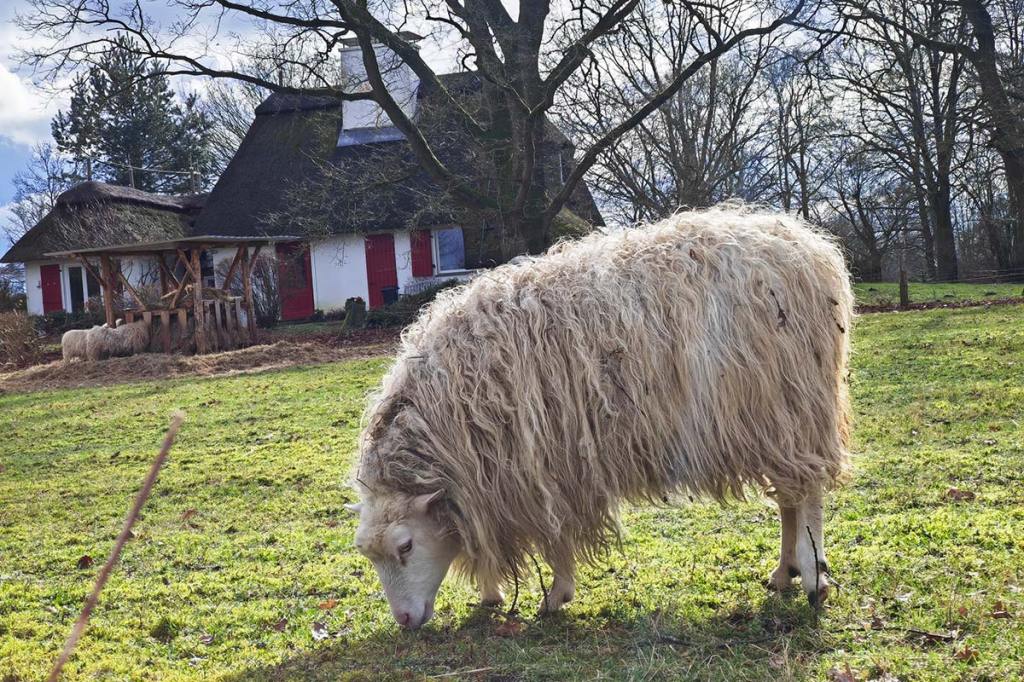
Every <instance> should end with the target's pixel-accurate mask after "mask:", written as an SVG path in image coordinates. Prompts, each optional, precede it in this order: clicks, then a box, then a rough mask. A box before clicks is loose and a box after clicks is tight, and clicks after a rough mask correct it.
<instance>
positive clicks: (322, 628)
mask: <svg viewBox="0 0 1024 682" xmlns="http://www.w3.org/2000/svg"><path fill="white" fill-rule="evenodd" d="M310 630H311V631H312V633H313V640H314V641H317V642H319V641H321V640H324V639H327V638H328V637H330V636H331V635H330V633H329V632H327V623H320V622H316V623H313V627H312V628H311V629H310Z"/></svg>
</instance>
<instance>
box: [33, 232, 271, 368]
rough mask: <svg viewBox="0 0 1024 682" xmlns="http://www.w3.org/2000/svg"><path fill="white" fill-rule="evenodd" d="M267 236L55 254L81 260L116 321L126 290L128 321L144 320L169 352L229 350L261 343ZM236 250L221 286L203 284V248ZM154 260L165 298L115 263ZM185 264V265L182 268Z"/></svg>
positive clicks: (202, 238)
mask: <svg viewBox="0 0 1024 682" xmlns="http://www.w3.org/2000/svg"><path fill="white" fill-rule="evenodd" d="M270 243H271V242H270V240H268V239H266V238H256V237H213V236H198V237H187V238H183V239H177V240H173V241H164V242H153V243H148V244H124V245H118V246H107V247H97V248H90V249H79V250H74V251H61V252H56V253H51V254H47V255H48V256H53V257H63V258H69V257H70V258H75V259H77V260H78V261H79V262H80V263H81V265H82V267H83V268H84V269H85V270H86V272H88V273H89V274H90V275H91V276H92V277H93V278H94V279H95V280H96V281H97V282H99V284H100V289H101V292H102V296H103V309H104V317H105V318H106V322H107V324H108V325H109V326H111V327H112V326H114V324H115V321H116V320H115V302H114V300H115V295H119V294H120V293H121V292H122V291H123V293H124V294H126V295H127V298H129V299H130V300H131V302H132V303H134V306H132V307H128V308H126V309H125V310H124V319H125V321H126V322H135V321H138V320H143V321H145V322H146V323H147V325H149V328H150V338H151V343H150V349H151V350H152V349H153V348H154V343H153V341H152V340H153V339H158V340H159V342H158V343H157V344H156V346H157V347H158V348H160V349H161V350H162V351H163V352H165V353H171V352H174V351H175V350H182V349H185V348H194V350H195V352H196V353H199V354H202V353H209V352H214V351H220V350H229V349H231V348H235V347H238V346H241V345H250V344H252V343H255V342H256V338H257V329H256V315H255V310H254V307H253V290H252V267H253V263H254V261H255V260H256V257H257V256H258V255H259V253H260V250H261V249H262V248H263V247H264V246H266V245H268V244H270ZM231 248H233V249H234V256H233V257H232V259H231V263H230V265H229V267H228V270H227V273H226V274H225V276H224V279H223V282H222V283H221V286H220V287H219V288H218V287H208V286H204V285H203V276H202V265H201V262H200V259H201V254H202V252H203V251H208V250H211V249H231ZM128 256H130V257H143V258H147V259H152V260H153V261H154V262H155V264H156V267H157V268H158V272H159V288H160V294H161V295H160V300H159V302H157V303H153V302H152V301H150V302H148V303H147V302H146V300H145V297H144V296H143V295H142V294H141V293H140V292H139V290H138V289H136V287H135V286H134V285H133V284H132V283H131V282H130V281H129V280H128V278H127V277H126V276H125V275H124V273H123V272H122V271H121V268H120V267H119V265H115V261H116V260H117V259H119V258H123V257H128ZM179 266H180V267H179ZM236 276H237V277H240V278H241V285H242V286H241V290H242V295H241V296H237V295H234V294H233V293H232V285H233V283H234V280H235V277H236Z"/></svg>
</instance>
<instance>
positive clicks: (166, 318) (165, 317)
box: [160, 310, 171, 353]
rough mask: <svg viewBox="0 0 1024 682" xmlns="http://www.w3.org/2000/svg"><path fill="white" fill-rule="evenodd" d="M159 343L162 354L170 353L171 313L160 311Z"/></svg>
mask: <svg viewBox="0 0 1024 682" xmlns="http://www.w3.org/2000/svg"><path fill="white" fill-rule="evenodd" d="M160 341H161V342H162V343H163V346H164V352H165V353H170V352H171V311H170V310H161V311H160Z"/></svg>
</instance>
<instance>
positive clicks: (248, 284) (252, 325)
mask: <svg viewBox="0 0 1024 682" xmlns="http://www.w3.org/2000/svg"><path fill="white" fill-rule="evenodd" d="M259 250H260V249H259V247H258V246H257V247H256V249H255V250H254V251H253V260H255V256H256V254H257V253H259ZM242 291H243V297H242V298H243V300H244V301H245V321H246V325H247V326H248V327H249V343H251V344H254V343H256V310H255V309H254V307H253V304H252V261H250V260H249V249H246V250H245V251H243V252H242Z"/></svg>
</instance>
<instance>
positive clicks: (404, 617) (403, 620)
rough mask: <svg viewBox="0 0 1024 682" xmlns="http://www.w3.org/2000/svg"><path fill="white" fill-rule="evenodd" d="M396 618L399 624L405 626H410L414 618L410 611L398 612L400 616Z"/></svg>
mask: <svg viewBox="0 0 1024 682" xmlns="http://www.w3.org/2000/svg"><path fill="white" fill-rule="evenodd" d="M396 620H398V624H399V625H401V626H402V627H403V628H407V627H409V621H410V620H412V616H411V615H409V613H408V612H404V613H400V614H398V618H397V619H396Z"/></svg>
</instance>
